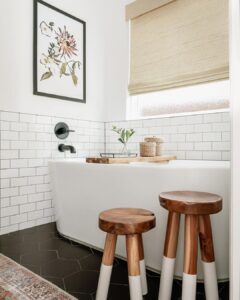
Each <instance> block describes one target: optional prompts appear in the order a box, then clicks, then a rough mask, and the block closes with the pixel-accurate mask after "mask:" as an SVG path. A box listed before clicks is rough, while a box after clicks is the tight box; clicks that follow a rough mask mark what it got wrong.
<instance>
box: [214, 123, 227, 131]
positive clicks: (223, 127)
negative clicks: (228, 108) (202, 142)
mask: <svg viewBox="0 0 240 300" xmlns="http://www.w3.org/2000/svg"><path fill="white" fill-rule="evenodd" d="M212 131H221V132H226V131H227V132H229V131H230V123H214V124H212Z"/></svg>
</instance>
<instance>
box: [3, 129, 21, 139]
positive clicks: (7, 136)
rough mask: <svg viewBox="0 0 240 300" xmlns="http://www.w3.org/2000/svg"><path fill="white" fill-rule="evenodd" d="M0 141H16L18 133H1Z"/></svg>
mask: <svg viewBox="0 0 240 300" xmlns="http://www.w3.org/2000/svg"><path fill="white" fill-rule="evenodd" d="M1 139H2V140H8V141H13V140H18V132H16V131H1Z"/></svg>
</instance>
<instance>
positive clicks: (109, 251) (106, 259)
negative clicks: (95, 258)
mask: <svg viewBox="0 0 240 300" xmlns="http://www.w3.org/2000/svg"><path fill="white" fill-rule="evenodd" d="M116 242H117V235H115V234H111V233H108V234H107V237H106V241H105V246H104V252H103V258H102V265H101V269H100V275H99V280H98V287H97V293H96V300H107V296H108V289H109V284H110V279H111V274H112V265H113V261H114V254H115V249H116Z"/></svg>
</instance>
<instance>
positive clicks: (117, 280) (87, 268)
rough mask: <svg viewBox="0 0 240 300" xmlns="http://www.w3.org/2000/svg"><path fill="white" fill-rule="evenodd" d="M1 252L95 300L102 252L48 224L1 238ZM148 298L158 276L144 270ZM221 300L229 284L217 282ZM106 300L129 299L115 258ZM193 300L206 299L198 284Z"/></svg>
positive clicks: (177, 294)
mask: <svg viewBox="0 0 240 300" xmlns="http://www.w3.org/2000/svg"><path fill="white" fill-rule="evenodd" d="M0 252H1V253H3V254H5V255H6V256H9V257H10V258H12V259H13V260H15V261H17V262H19V263H21V264H23V265H24V266H25V267H27V268H29V269H30V270H31V271H33V272H35V273H37V274H39V275H41V276H42V277H44V278H45V279H47V280H49V281H50V282H52V283H54V284H55V285H57V286H59V287H60V288H62V289H65V290H66V291H67V292H68V293H70V294H72V295H73V296H75V297H76V298H77V299H80V300H94V299H95V293H96V288H97V282H98V276H99V270H100V266H101V260H102V253H101V252H99V251H96V250H93V249H90V248H88V247H86V246H83V245H79V244H77V243H76V242H72V241H69V240H67V239H65V238H63V237H61V236H60V235H59V234H58V232H57V230H56V224H55V223H50V224H46V225H41V226H37V227H33V228H30V229H25V230H21V231H17V232H13V233H10V234H5V235H2V236H0ZM147 279H148V289H149V293H148V295H146V296H144V298H143V299H144V300H153V299H157V297H158V290H159V282H160V276H159V275H158V274H156V273H154V272H151V271H147ZM181 290H182V285H181V281H180V280H174V282H173V289H172V298H171V300H181ZM219 295H220V300H229V284H228V283H219ZM108 300H129V287H128V274H127V264H126V262H125V261H122V260H120V259H116V260H115V263H114V267H113V272H112V277H111V284H110V289H109V295H108ZM196 300H205V294H204V285H203V284H198V285H197V297H196Z"/></svg>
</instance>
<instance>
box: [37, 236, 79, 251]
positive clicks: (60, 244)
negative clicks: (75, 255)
mask: <svg viewBox="0 0 240 300" xmlns="http://www.w3.org/2000/svg"><path fill="white" fill-rule="evenodd" d="M64 247H67V248H68V249H71V247H74V246H72V244H71V243H70V241H67V240H66V239H60V238H56V237H55V238H51V239H48V240H46V241H42V242H40V250H58V249H60V248H64Z"/></svg>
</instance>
